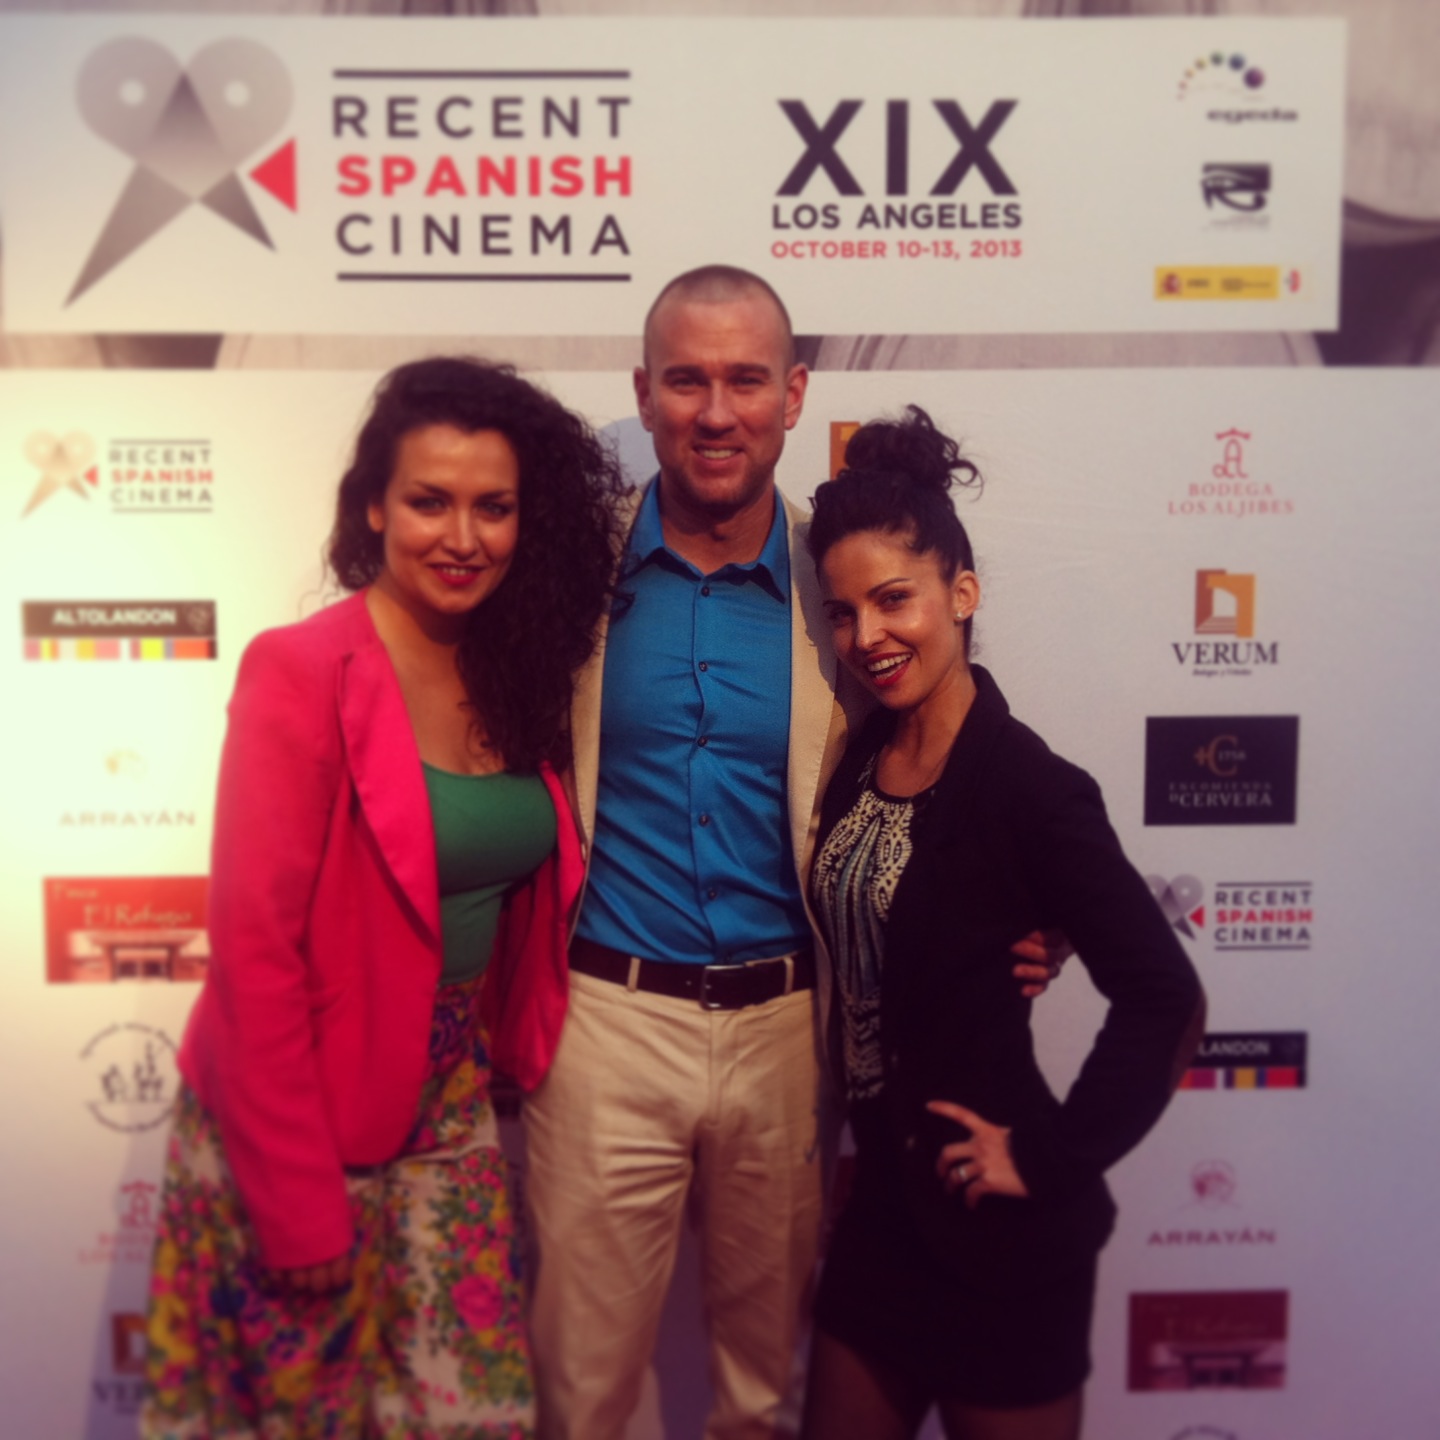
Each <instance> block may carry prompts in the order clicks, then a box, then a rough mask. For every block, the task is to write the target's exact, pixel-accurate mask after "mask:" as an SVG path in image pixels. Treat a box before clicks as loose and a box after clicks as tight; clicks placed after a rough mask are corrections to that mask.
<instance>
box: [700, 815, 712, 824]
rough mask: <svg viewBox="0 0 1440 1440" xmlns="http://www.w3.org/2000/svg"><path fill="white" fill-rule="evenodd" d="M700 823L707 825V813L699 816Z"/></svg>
mask: <svg viewBox="0 0 1440 1440" xmlns="http://www.w3.org/2000/svg"><path fill="white" fill-rule="evenodd" d="M700 823H701V824H702V825H708V824H709V823H710V817H709V816H708V815H702V816H701V817H700Z"/></svg>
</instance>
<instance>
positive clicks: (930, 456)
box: [841, 405, 979, 494]
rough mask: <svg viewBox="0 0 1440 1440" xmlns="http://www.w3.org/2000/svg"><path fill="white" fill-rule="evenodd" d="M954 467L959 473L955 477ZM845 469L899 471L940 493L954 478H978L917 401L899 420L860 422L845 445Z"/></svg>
mask: <svg viewBox="0 0 1440 1440" xmlns="http://www.w3.org/2000/svg"><path fill="white" fill-rule="evenodd" d="M957 471H960V472H962V475H961V476H959V477H957V475H956V472H957ZM847 472H857V473H869V474H883V475H903V476H905V478H906V479H908V480H909V481H910V482H911V483H912V484H914V485H920V486H924V487H927V488H931V489H935V490H939V491H940V492H941V493H942V494H943V493H945V492H947V491H948V490H949V489H950V486H951V485H952V484H953V483H956V481H957V479H958V482H959V483H960V484H961V485H971V484H974V483H975V482H976V481H977V480H978V479H979V471H978V470H976V468H975V467H974V466H973V465H972V464H971V463H970V462H969V461H968V460H966V459H964V458H963V457H962V456H961V454H960V446H959V444H958V443H957V442H956V441H954V440H952V439H951V438H950V437H949V436H948V435H946V434H945V433H944V432H943V431H940V430H937V429H936V428H935V423H934V421H932V420H931V419H930V417H929V416H928V415H927V414H926V413H925V411H923V410H922V409H921V408H920V407H919V406H918V405H907V406H906V407H905V416H904V418H903V419H901V420H871V421H870V422H869V423H868V424H865V425H862V426H861V427H860V428H859V429H858V430H857V431H856V432H855V433H854V434H853V435H852V436H851V437H850V441H849V444H847V445H846V446H845V469H844V470H843V471H841V474H842V475H843V474H845V473H847Z"/></svg>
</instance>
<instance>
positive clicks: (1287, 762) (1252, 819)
mask: <svg viewBox="0 0 1440 1440" xmlns="http://www.w3.org/2000/svg"><path fill="white" fill-rule="evenodd" d="M1299 754H1300V720H1299V717H1298V716H1295V715H1152V716H1150V717H1149V718H1148V719H1147V720H1146V721H1145V823H1146V824H1147V825H1293V824H1294V823H1295V796H1296V779H1297V772H1298V767H1299Z"/></svg>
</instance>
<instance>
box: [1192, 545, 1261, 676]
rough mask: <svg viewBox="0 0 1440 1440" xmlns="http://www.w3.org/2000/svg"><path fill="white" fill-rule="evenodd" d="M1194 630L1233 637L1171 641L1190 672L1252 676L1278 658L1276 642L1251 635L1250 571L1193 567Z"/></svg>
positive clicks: (1252, 599)
mask: <svg viewBox="0 0 1440 1440" xmlns="http://www.w3.org/2000/svg"><path fill="white" fill-rule="evenodd" d="M1195 634H1196V635H1202V636H1206V637H1210V636H1219V635H1226V636H1233V637H1234V638H1233V639H1226V640H1216V639H1210V638H1206V639H1203V640H1177V641H1172V642H1171V644H1170V650H1171V653H1172V654H1173V655H1174V656H1175V661H1176V664H1178V665H1184V666H1187V667H1188V668H1189V670H1190V673H1191V674H1192V675H1199V676H1205V677H1207V678H1211V677H1214V676H1219V675H1253V674H1254V673H1255V671H1256V670H1260V669H1270V668H1272V667H1273V666H1276V665H1278V664H1279V663H1280V642H1279V641H1278V640H1271V641H1265V640H1257V639H1256V638H1255V577H1254V576H1253V575H1232V574H1230V573H1229V572H1228V571H1225V570H1197V571H1196V572H1195Z"/></svg>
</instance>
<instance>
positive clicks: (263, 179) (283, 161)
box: [250, 140, 296, 210]
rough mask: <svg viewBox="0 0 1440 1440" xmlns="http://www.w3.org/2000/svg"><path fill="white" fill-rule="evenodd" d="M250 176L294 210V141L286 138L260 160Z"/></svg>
mask: <svg viewBox="0 0 1440 1440" xmlns="http://www.w3.org/2000/svg"><path fill="white" fill-rule="evenodd" d="M250 178H251V179H252V180H253V181H254V182H255V183H256V184H257V185H261V186H263V187H264V188H265V189H266V190H268V191H269V192H270V193H271V194H272V195H273V196H274V197H275V198H276V199H277V200H278V201H279V202H280V203H281V204H282V205H284V206H286V207H287V208H288V209H291V210H294V209H295V208H296V206H295V200H296V194H295V142H294V141H293V140H287V141H286V142H285V143H284V144H283V145H282V146H281V147H280V148H279V149H278V150H277V151H276V152H275V153H274V154H273V155H271V156H269V157H268V158H267V159H265V160H262V161H261V162H260V163H259V164H258V165H257V166H256V167H255V168H254V169H253V170H252V171H251V172H250Z"/></svg>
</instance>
